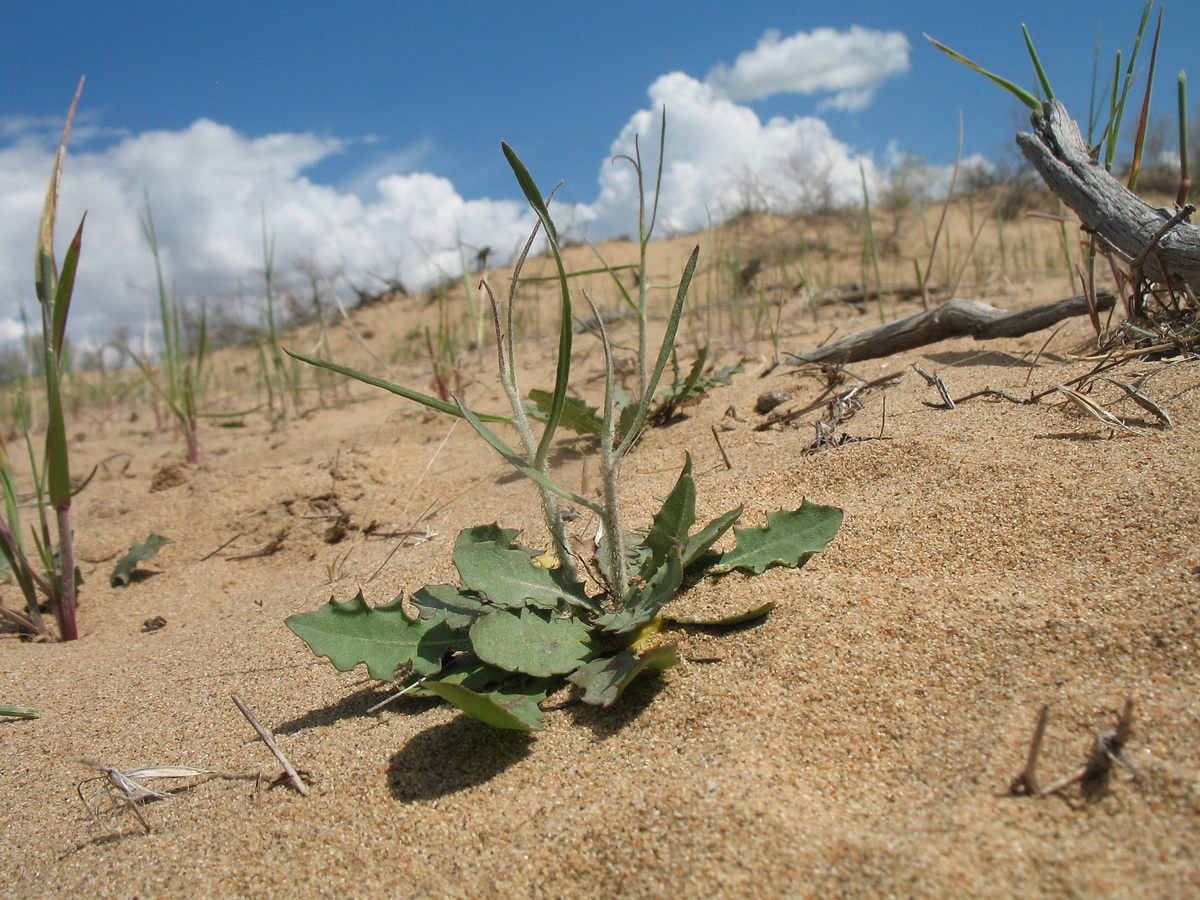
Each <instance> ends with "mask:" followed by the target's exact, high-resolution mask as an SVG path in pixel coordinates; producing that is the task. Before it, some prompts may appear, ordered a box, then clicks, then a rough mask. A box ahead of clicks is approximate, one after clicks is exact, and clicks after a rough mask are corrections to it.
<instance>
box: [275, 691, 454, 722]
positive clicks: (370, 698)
mask: <svg viewBox="0 0 1200 900" xmlns="http://www.w3.org/2000/svg"><path fill="white" fill-rule="evenodd" d="M394 693H395V689H394V686H392V685H387V684H381V683H376V682H372V683H371V684H370V685H368V686H367V687H364V688H363V689H362V690H360V691H356V692H354V693H353V694H351V695H350V696H349V697H345V698H343V699H341V700H339V701H337V702H336V703H332V704H330V705H329V706H326V707H322V708H321V709H314V710H311V711H309V712H306V713H305V714H304V715H302V716H297V717H296V718H294V719H292V720H290V721H288V722H284V723H282V724H281V725H279V726H278V727H277V728H276V729H275V733H276V734H295V733H296V732H298V731H306V730H307V729H309V728H327V727H329V726H330V725H334V724H336V723H337V722H339V721H341V720H342V719H369V718H372V717H371V716H370V714H369V710H370V709H371V707H373V706H375V705H376V704H377V703H379V702H381V701H383V700H386V699H387V698H388V697H390V696H391V695H392V694H394ZM441 702H442V701H441V700H439V699H438V698H436V697H429V698H424V697H404V698H403V699H402V700H401V701H400V703H396V704H391V708H392V709H393V710H402V711H403V712H404V713H406V714H411V715H417V714H419V713H423V712H425V710H427V709H430V708H432V707H434V706H437V705H438V704H440V703H441ZM401 704H403V705H401Z"/></svg>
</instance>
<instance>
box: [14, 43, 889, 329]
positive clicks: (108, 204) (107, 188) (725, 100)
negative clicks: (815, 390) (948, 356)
mask: <svg viewBox="0 0 1200 900" xmlns="http://www.w3.org/2000/svg"><path fill="white" fill-rule="evenodd" d="M908 65H909V44H908V41H907V39H906V38H905V37H904V35H903V34H901V33H899V32H881V31H872V30H869V29H865V28H861V27H858V26H854V27H852V28H850V29H849V30H847V31H844V32H839V31H835V30H833V29H829V28H820V29H816V30H814V31H811V32H800V33H797V34H794V35H792V36H790V37H786V38H784V37H781V36H780V35H779V34H778V33H777V32H768V33H766V34H765V35H763V37H762V39H761V40H760V41H759V43H758V45H757V46H756V47H755V48H754V49H753V50H748V51H746V52H744V53H742V54H741V55H740V56H738V58H737V59H736V60H735V61H734V63H733V64H732V65H731V66H726V65H718V66H716V67H715V68H713V69H712V70H711V71H710V72H709V73H708V75H707V77H706V78H705V79H704V80H700V79H697V78H695V77H693V76H691V75H688V74H685V73H683V72H671V73H669V74H665V75H662V76H661V77H659V78H658V79H657V80H655V82H654V83H653V84H652V85H651V86H650V87H649V89H648V98H649V101H650V103H649V106H648V108H646V109H642V110H639V111H637V112H635V113H634V114H633V115H632V116H631V117H630V118H629V120H628V122H627V124H626V125H625V126H624V128H623V129H622V130H621V133H620V134H619V136H618V137H617V138H616V139H615V140H614V141H613V143H612V145H611V147H610V148H609V151H610V155H611V156H616V155H620V154H629V155H631V154H632V153H633V151H634V140H635V137H638V136H640V146H641V151H642V158H643V161H644V163H645V168H646V170H647V172H651V173H652V172H653V171H654V168H655V166H656V165H657V146H658V144H657V137H658V133H659V127H660V123H661V119H660V116H661V111H662V109H663V108H664V107H665V109H666V114H667V147H666V154H665V159H664V164H663V188H662V195H661V200H660V205H659V217H660V218H659V222H660V225H661V226H662V227H663V228H664V232H675V233H682V232H688V231H693V230H696V229H699V228H703V227H704V226H706V225H707V224H708V222H709V221H710V220H713V219H719V218H720V217H721V216H722V215H725V214H728V213H729V212H732V211H734V210H736V209H738V208H740V207H742V206H744V205H745V204H746V203H747V202H755V203H760V204H761V203H766V204H768V205H770V206H772V207H775V208H797V207H802V206H804V205H806V204H813V203H823V202H833V203H843V202H854V201H855V200H857V199H859V198H860V197H861V180H860V179H861V176H860V168H859V167H860V164H861V165H862V166H863V167H864V169H865V171H866V173H867V176H868V178H873V177H875V174H876V166H875V163H874V161H873V160H872V159H870V158H869V157H860V156H859V155H858V154H856V153H855V152H854V150H853V149H852V148H851V147H849V146H847V145H846V144H844V143H842V142H840V141H839V140H838V139H837V138H836V137H835V136H834V134H833V132H832V130H831V129H830V128H829V126H828V124H827V123H826V122H825V121H824V120H822V119H820V118H818V117H814V116H799V117H795V118H786V117H774V118H771V119H769V120H767V121H765V122H764V121H763V120H762V119H761V118H760V117H759V116H758V114H757V113H756V112H755V111H754V110H753V109H752V108H750V107H749V106H747V105H745V102H748V101H754V100H761V99H764V98H766V97H769V96H772V95H775V94H779V93H783V92H795V93H801V94H808V95H827V96H826V97H825V99H823V100H822V101H821V104H820V108H834V109H842V110H858V109H862V108H863V107H865V106H866V105H867V104H869V103H870V101H871V99H872V97H873V95H874V92H875V91H876V90H877V89H878V87H879V86H880V85H881V84H882V83H883V82H884V81H886V80H887V79H888V78H890V77H892V76H894V75H897V74H899V73H902V72H904V71H906V70H907V68H908ZM45 125H46V123H44V122H34V121H33V120H28V121H24V120H23V121H17V120H11V119H10V120H7V121H3V122H0V272H4V273H5V274H6V275H7V276H8V278H9V285H8V286H7V287H8V290H7V291H5V293H4V295H2V296H4V297H5V300H4V303H2V304H0V339H2V338H6V337H9V338H11V337H13V336H16V335H19V334H20V326H19V324H16V320H17V319H18V308H17V303H18V302H19V298H21V297H25V298H26V300H29V302H30V303H31V302H32V301H31V300H30V297H31V288H30V287H29V283H31V279H30V278H29V277H28V276H29V275H30V274H31V273H30V272H29V270H31V269H32V265H31V260H32V248H33V243H34V238H35V234H36V223H37V218H38V215H39V213H40V211H41V204H42V201H43V198H44V194H45V186H46V179H47V177H48V175H49V172H50V170H51V167H52V160H53V151H54V146H53V144H52V143H50V142H49V141H48V140H47V139H46V135H47V130H46V127H45ZM58 127H60V126H58ZM79 134H80V131H79V129H78V128H77V132H76V136H77V137H78V136H79ZM111 134H112V132H109V135H110V138H109V139H110V141H111V142H110V143H109V144H108V145H107V146H106V147H104V149H100V150H95V151H87V150H82V151H78V152H72V153H71V155H70V158H69V160H68V163H67V168H66V174H65V176H64V188H63V196H62V200H61V204H62V205H61V209H60V213H59V222H60V223H61V224H60V227H61V229H62V230H63V231H64V232H65V231H66V229H67V228H68V227H70V228H72V229H73V228H74V223H76V222H78V220H79V217H80V215H82V212H83V210H84V209H87V210H88V211H89V212H88V227H87V229H86V230H85V239H84V255H83V259H82V263H81V266H80V271H79V278H78V282H77V288H76V297H77V298H78V300H77V304H76V305H75V307H74V309H73V310H72V332H73V334H74V336H75V338H76V340H81V341H83V342H84V343H95V344H99V343H102V342H103V341H105V340H106V339H108V338H109V337H110V336H111V334H112V332H113V330H114V329H115V328H116V327H118V326H120V325H125V326H132V327H133V328H134V330H135V331H136V330H139V329H140V325H141V323H142V322H143V321H144V320H145V319H146V318H147V312H148V310H150V309H152V308H153V301H152V296H151V295H152V287H153V285H152V277H153V267H152V262H151V258H150V255H149V250H148V248H147V246H146V242H145V239H144V237H143V234H142V225H141V219H142V216H143V214H144V209H145V203H146V199H147V198H148V199H149V203H150V206H151V208H152V210H153V215H154V222H155V227H156V231H157V235H158V242H159V245H160V249H161V253H162V261H163V267H164V272H165V273H166V276H167V278H168V280H169V281H170V282H172V283H173V284H174V285H175V286H176V289H177V290H178V292H179V294H180V296H182V297H195V296H201V295H205V296H209V297H221V296H230V295H233V294H236V293H238V292H239V291H240V286H241V285H244V286H245V289H246V291H248V292H249V293H250V294H251V295H253V293H254V292H255V290H256V289H257V288H256V283H255V282H256V280H257V277H258V276H256V275H255V273H256V272H257V271H260V270H261V268H262V262H263V256H262V247H263V231H264V224H265V228H266V230H267V232H268V233H269V234H270V235H272V237H273V241H274V247H275V260H276V265H277V266H283V267H286V266H288V265H315V266H316V267H317V268H318V269H320V270H321V271H323V272H326V273H333V272H341V273H344V274H345V276H346V277H347V278H348V279H349V280H350V282H351V283H352V284H358V285H362V284H366V283H368V282H369V280H370V278H371V276H382V277H386V278H395V279H398V280H399V281H401V282H403V283H404V284H406V285H408V286H410V287H413V288H420V287H423V286H427V285H429V284H430V283H433V282H435V281H437V280H439V279H441V278H443V277H445V276H446V275H453V274H457V273H458V272H459V270H460V266H461V262H460V259H461V257H460V250H459V247H460V245H466V246H470V247H484V246H488V247H492V248H495V249H496V250H497V253H498V255H499V256H500V257H503V256H505V255H507V254H508V253H509V252H510V251H511V250H512V249H513V248H515V247H517V246H518V245H519V244H520V242H522V241H523V240H524V239H525V237H526V236H527V235H528V233H529V230H530V229H531V227H532V224H533V218H532V216H531V214H530V213H529V212H528V211H527V209H526V207H525V205H524V204H523V203H521V202H518V201H515V200H491V199H486V198H484V199H467V198H464V197H463V196H462V195H461V194H460V193H459V192H458V190H457V189H456V188H455V186H454V185H453V184H452V183H451V182H450V181H449V180H448V179H446V178H444V177H441V176H438V175H436V174H432V173H429V172H422V171H410V172H406V173H404V174H396V173H393V174H383V172H382V171H381V169H380V167H379V166H378V165H376V166H373V168H372V173H371V177H372V179H373V187H374V191H373V192H368V191H366V190H363V189H362V188H363V182H362V179H361V178H360V179H359V181H358V182H357V183H356V185H355V186H353V187H352V188H342V189H338V188H335V187H332V186H329V185H322V184H317V183H314V182H313V181H311V180H310V179H309V178H308V177H306V175H305V173H306V171H308V170H309V169H310V168H311V167H312V166H314V165H315V164H317V163H318V162H320V161H321V160H323V159H326V158H327V157H329V156H331V155H332V154H336V153H339V152H341V151H342V150H344V149H345V147H346V145H347V143H346V141H343V140H341V139H337V138H328V137H317V136H315V135H312V134H306V133H285V134H273V135H266V136H261V137H247V136H245V135H242V134H239V133H237V132H236V131H234V130H233V129H232V128H230V127H228V126H226V125H222V124H220V123H217V122H213V121H210V120H207V119H200V120H197V121H196V122H194V123H192V124H191V125H190V126H188V127H187V128H184V129H181V130H178V131H152V132H144V133H141V134H125V135H120V136H117V137H116V138H115V139H113V138H112V137H111ZM80 143H83V142H82V141H77V142H76V145H77V146H78V145H79V144H80ZM419 157H420V153H419V152H417V153H414V158H418V159H419ZM396 162H397V164H398V165H404V161H403V160H397V161H396ZM598 188H599V191H598V195H597V197H596V200H595V201H593V202H592V203H587V204H574V205H572V206H571V207H569V208H565V209H563V208H560V211H559V216H560V217H561V218H562V221H563V223H564V230H565V231H567V232H568V233H571V234H573V235H576V236H586V237H588V238H589V239H594V240H600V239H604V238H608V237H614V236H617V235H620V234H629V233H632V232H633V231H634V230H635V228H636V214H637V187H636V180H635V177H634V172H633V170H632V167H630V166H624V165H610V164H609V163H608V162H607V160H605V161H604V162H603V163H602V164H601V165H600V166H599V176H598ZM814 192H816V193H814ZM818 194H819V196H818ZM364 197H368V198H369V199H364ZM65 240H66V237H65V235H64V234H60V235H59V242H60V245H61V244H62V243H63V242H64V241H65ZM34 318H36V316H35V317H34Z"/></svg>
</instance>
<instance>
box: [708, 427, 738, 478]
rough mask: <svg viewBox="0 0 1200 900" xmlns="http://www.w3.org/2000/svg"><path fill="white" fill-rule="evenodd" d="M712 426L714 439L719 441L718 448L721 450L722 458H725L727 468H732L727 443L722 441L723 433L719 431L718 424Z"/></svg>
mask: <svg viewBox="0 0 1200 900" xmlns="http://www.w3.org/2000/svg"><path fill="white" fill-rule="evenodd" d="M711 427H712V436H713V440H714V441H716V442H717V449H718V450H720V451H721V459H723V460H725V468H726V469H732V468H733V463H732V462H730V461H729V454H728V453H726V452H725V445H724V444H722V443H721V435H720V434H719V433H718V432H717V426H716V425H713V426H711Z"/></svg>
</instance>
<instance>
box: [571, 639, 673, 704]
mask: <svg viewBox="0 0 1200 900" xmlns="http://www.w3.org/2000/svg"><path fill="white" fill-rule="evenodd" d="M678 663H679V656H678V654H676V652H675V647H674V645H668V646H663V647H655V648H654V649H653V650H647V651H645V652H644V653H638V652H637V651H636V650H624V651H622V652H620V653H618V654H616V655H615V656H606V657H603V658H602V659H594V660H592V661H591V662H590V663H587V664H586V665H583V666H580V667H579V668H578V669H576V670H575V671H574V672H572V673H571V674H570V675H568V676H567V681H569V682H571V683H572V684H574V685H575V686H576V687H580V688H583V702H584V703H590V704H591V705H592V706H603V707H609V706H612V705H613V704H614V703H615V702H616V701H617V698H618V697H620V696H621V693H622V692H623V691H624V690H625V688H626V687H628V686H629V683H630V682H631V681H633V679H635V678H636V677H637V676H638V675H639V674H641V672H642V671H644V670H645V669H647V668H651V669H657V670H660V671H662V670H666V669H669V668H671V667H672V666H674V665H677V664H678Z"/></svg>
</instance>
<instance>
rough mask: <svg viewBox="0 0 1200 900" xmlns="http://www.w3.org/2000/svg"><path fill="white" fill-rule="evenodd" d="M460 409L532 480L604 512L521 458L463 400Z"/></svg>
mask: <svg viewBox="0 0 1200 900" xmlns="http://www.w3.org/2000/svg"><path fill="white" fill-rule="evenodd" d="M458 409H459V412H461V413H462V416H463V418H464V419H466V420H467V423H468V424H469V425H470V426H471V427H472V428H474V429H475V432H476V434H478V435H479V436H480V437H481V438H483V439H484V440H485V441H486V442H487V443H488V444H489V445H490V446H491V448H492V449H493V450H495V451H496V452H497V453H499V454H500V455H501V456H503V457H504V459H505V460H506V461H507V462H508V464H509V465H510V466H512V467H513V468H514V469H516V470H517V471H518V472H520V473H521V474H522V475H524V476H525V477H526V478H528V479H529V480H530V481H533V482H534V483H536V484H540V485H541V486H542V487H544V488H545V489H546V490H548V491H553V492H554V493H556V494H558V496H560V497H562V498H564V499H565V500H570V501H571V502H572V503H578V504H579V505H580V506H585V507H587V508H588V509H590V510H591V511H592V512H594V513H597V514H600V513H602V512H603V510H602V509H601V508H600V504H599V503H597V502H595V501H594V500H588V499H587V498H586V497H581V496H579V495H578V494H576V493H575V492H574V491H570V490H567V488H564V487H561V486H560V485H558V484H557V483H556V482H555V481H554V480H553V479H551V478H550V477H549V476H548V475H545V474H543V473H541V472H539V471H538V470H537V469H536V468H534V467H533V466H531V465H530V464H529V463H528V462H526V461H525V460H523V459H521V457H520V455H519V454H518V453H517V452H516V451H515V450H513V449H512V447H510V446H508V445H507V444H506V443H504V441H502V440H500V438H499V437H498V436H497V435H496V433H495V432H494V431H492V430H491V429H490V428H488V427H487V426H486V425H484V424H483V422H482V421H481V420H480V419H479V417H478V416H476V415H475V414H474V413H473V412H471V411H470V410H469V409H467V407H466V406H464V405H463V403H462V402H461V401H459V402H458Z"/></svg>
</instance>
